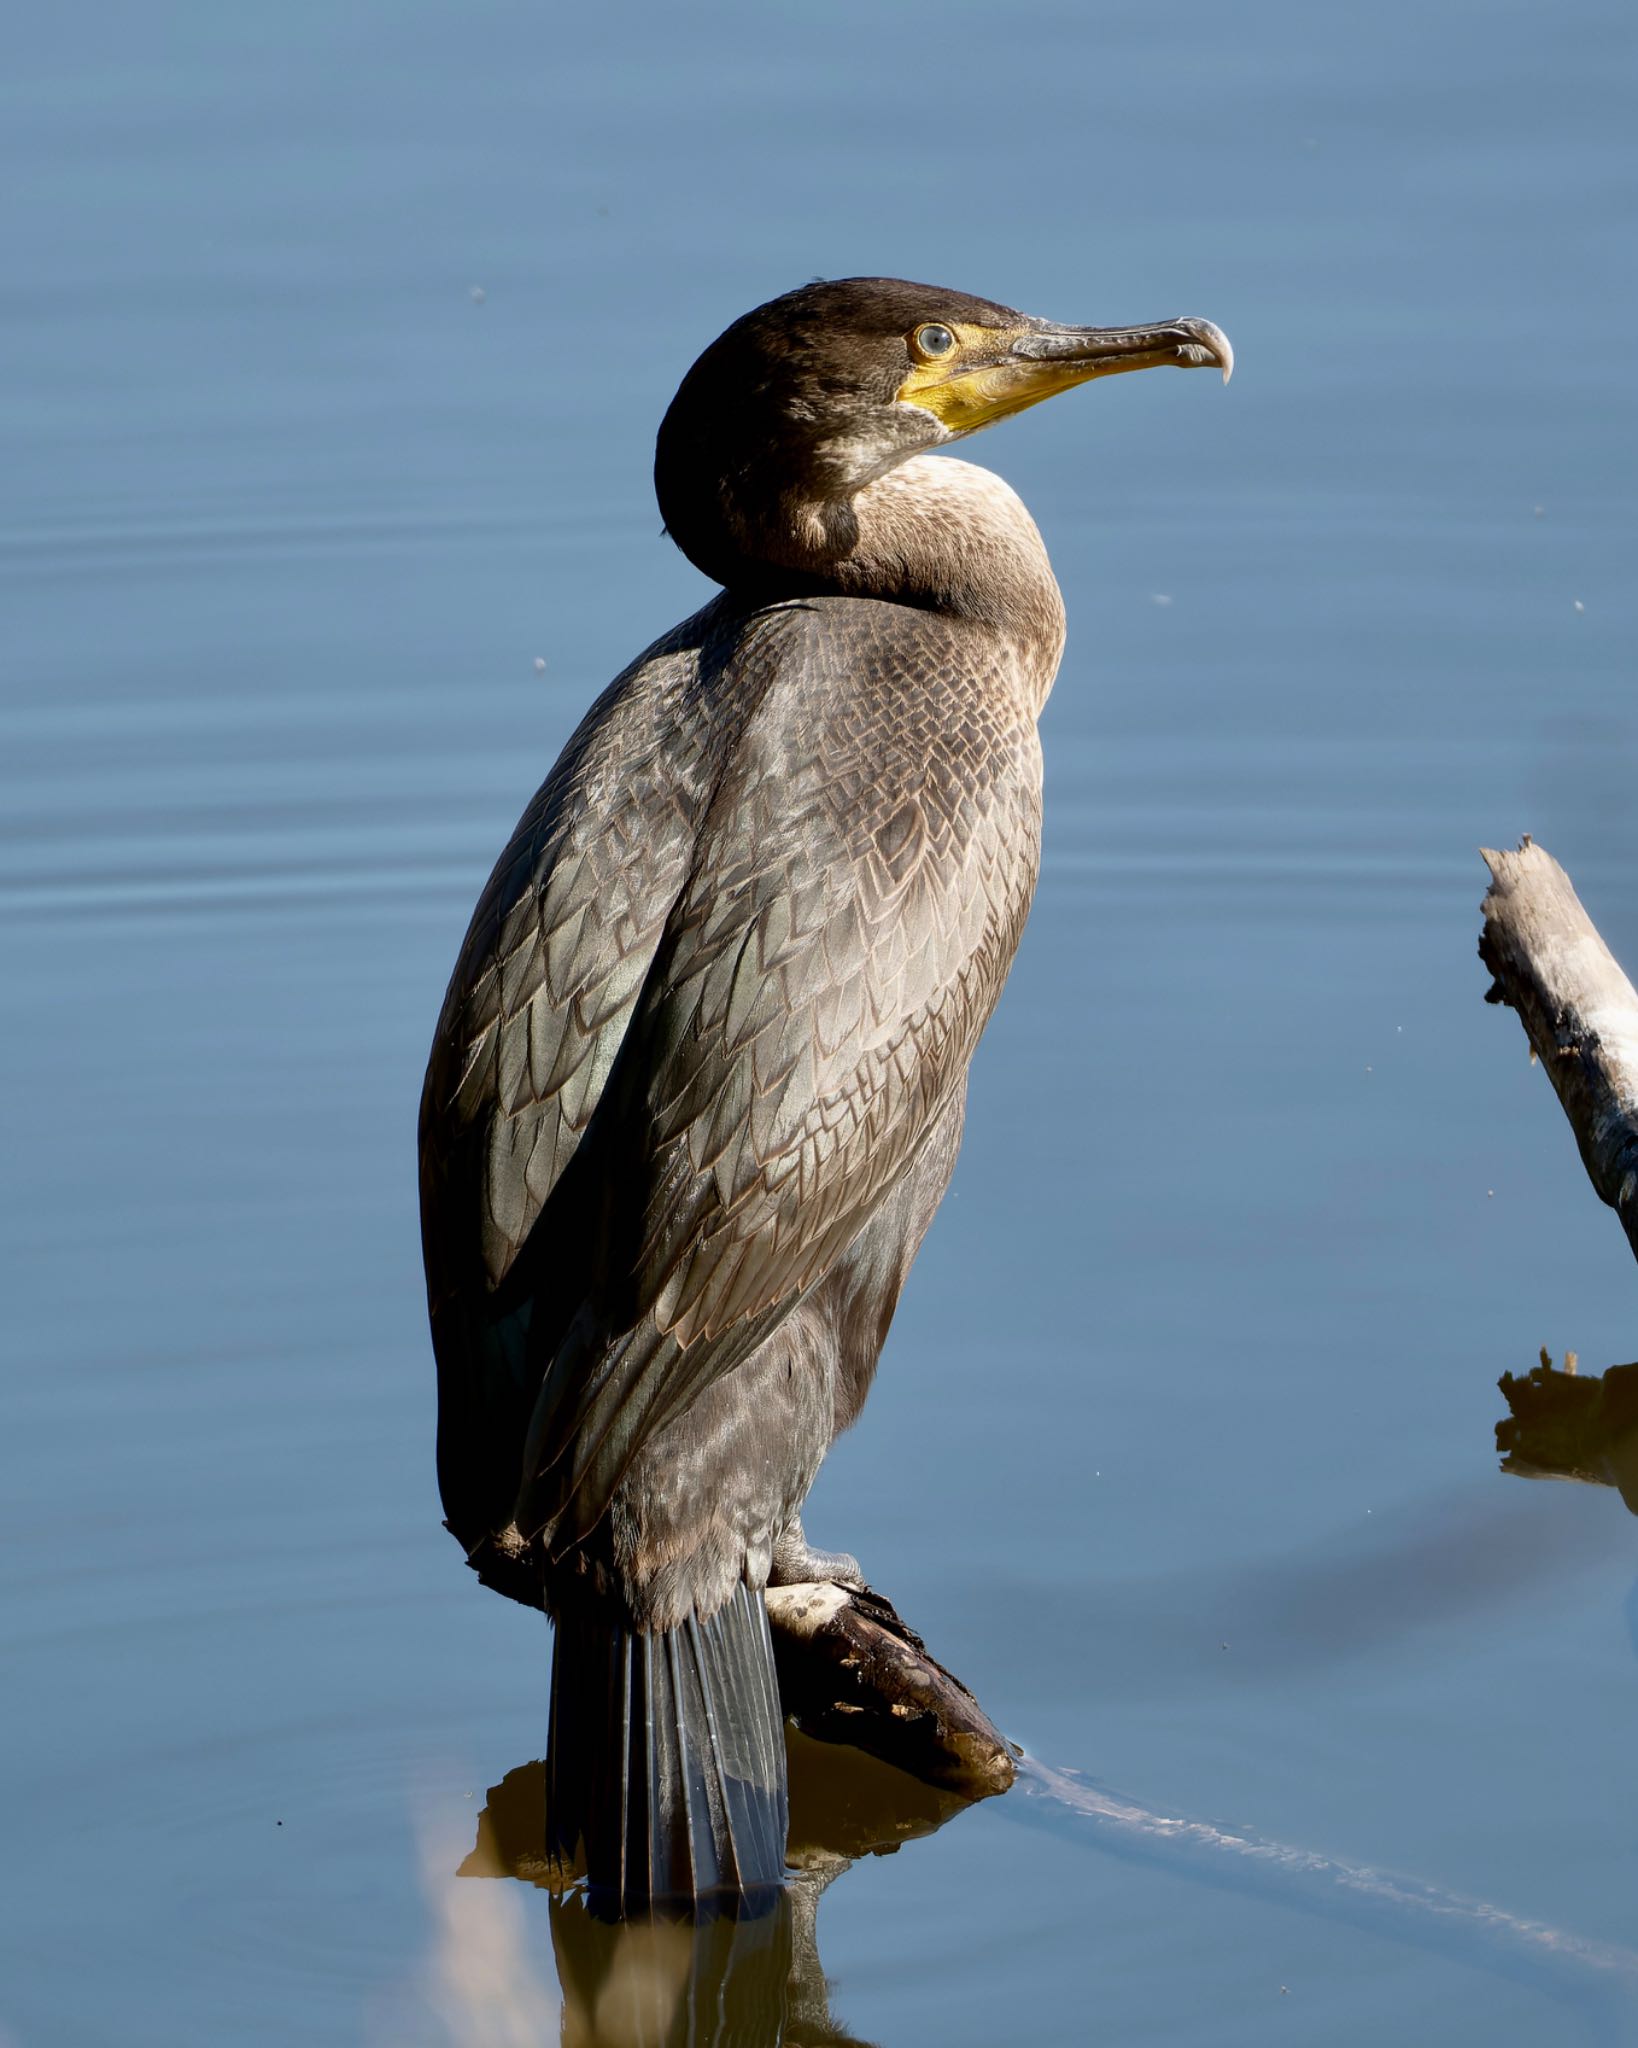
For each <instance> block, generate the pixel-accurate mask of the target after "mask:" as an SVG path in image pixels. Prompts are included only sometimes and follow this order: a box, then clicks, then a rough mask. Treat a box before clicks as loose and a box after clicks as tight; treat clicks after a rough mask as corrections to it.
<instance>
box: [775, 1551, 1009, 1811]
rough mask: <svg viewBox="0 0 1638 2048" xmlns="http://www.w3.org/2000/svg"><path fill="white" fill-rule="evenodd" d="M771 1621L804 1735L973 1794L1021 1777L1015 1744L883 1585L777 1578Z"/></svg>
mask: <svg viewBox="0 0 1638 2048" xmlns="http://www.w3.org/2000/svg"><path fill="white" fill-rule="evenodd" d="M768 1620H769V1623H770V1624H771V1626H772V1629H773V1643H774V1662H775V1664H776V1665H777V1666H778V1668H779V1697H780V1699H781V1701H782V1702H783V1704H784V1708H785V1711H786V1713H787V1714H789V1715H790V1716H791V1717H792V1719H793V1720H794V1721H795V1722H796V1724H797V1726H798V1727H799V1728H800V1729H801V1730H802V1731H803V1733H804V1734H806V1735H812V1736H814V1737H816V1738H817V1739H818V1740H819V1741H820V1742H846V1743H851V1744H852V1745H853V1747H854V1748H856V1749H864V1750H868V1751H869V1752H870V1754H871V1755H872V1756H877V1757H880V1758H881V1759H882V1760H883V1762H885V1763H890V1764H895V1765H896V1766H897V1767H898V1768H899V1769H900V1770H901V1771H907V1772H909V1774H910V1775H911V1777H913V1778H920V1779H921V1780H922V1781H923V1782H924V1783H925V1784H929V1785H940V1786H943V1787H945V1788H946V1789H948V1790H950V1791H952V1792H959V1793H960V1794H961V1795H962V1796H963V1797H964V1798H967V1799H983V1798H986V1797H987V1796H988V1795H989V1794H990V1793H992V1792H1005V1791H1006V1789H1007V1787H1008V1786H1009V1785H1010V1784H1011V1783H1012V1781H1013V1777H1014V1775H1015V1773H1016V1766H1015V1764H1014V1761H1013V1758H1014V1751H1013V1748H1012V1745H1011V1744H1010V1743H1009V1742H1008V1741H1007V1739H1006V1737H1005V1736H1004V1735H1002V1734H1001V1732H1000V1730H999V1729H997V1728H996V1727H995V1725H994V1723H993V1722H992V1721H991V1720H990V1719H989V1717H988V1716H987V1715H986V1714H985V1712H984V1710H983V1708H982V1707H981V1706H980V1705H979V1704H978V1702H977V1700H975V1699H974V1698H973V1696H972V1694H971V1693H970V1692H969V1691H968V1690H967V1688H966V1687H965V1686H964V1685H963V1684H962V1683H961V1681H960V1679H959V1678H956V1677H954V1676H953V1675H952V1674H951V1673H950V1672H948V1671H946V1670H945V1668H944V1666H943V1665H942V1664H939V1663H936V1662H935V1661H934V1659H933V1658H931V1657H929V1656H928V1654H927V1646H926V1644H925V1643H923V1641H922V1640H921V1638H920V1636H918V1635H917V1634H916V1633H915V1632H914V1630H912V1629H910V1628H908V1627H907V1626H906V1625H905V1623H904V1622H903V1621H901V1620H900V1619H899V1616H898V1614H897V1612H896V1611H895V1610H894V1608H893V1605H892V1603H891V1602H890V1601H888V1600H884V1599H883V1598H882V1597H881V1595H880V1594H879V1593H869V1592H865V1593H850V1592H849V1591H848V1590H847V1589H846V1587H843V1586H821V1585H803V1586H770V1587H769V1589H768Z"/></svg>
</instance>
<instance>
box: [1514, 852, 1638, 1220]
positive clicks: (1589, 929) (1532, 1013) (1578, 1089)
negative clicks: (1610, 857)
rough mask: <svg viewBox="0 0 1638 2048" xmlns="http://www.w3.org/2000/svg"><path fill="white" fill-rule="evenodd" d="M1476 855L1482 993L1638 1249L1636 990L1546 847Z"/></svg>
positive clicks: (1598, 1189)
mask: <svg viewBox="0 0 1638 2048" xmlns="http://www.w3.org/2000/svg"><path fill="white" fill-rule="evenodd" d="M1484 858H1485V861H1486V863H1487V865H1488V866H1489V869H1490V872H1491V875H1492V877H1493V878H1494V879H1493V880H1492V883H1491V886H1490V891H1489V893H1488V894H1487V895H1486V897H1485V899H1484V933H1483V936H1482V937H1481V938H1480V940H1479V957H1480V959H1482V960H1483V961H1484V964H1485V965H1486V966H1487V967H1488V968H1489V969H1490V971H1491V973H1492V974H1493V975H1494V976H1495V982H1494V985H1493V986H1492V987H1491V989H1490V991H1489V994H1488V997H1487V1001H1490V1002H1493V1003H1505V1004H1507V1005H1508V1006H1509V1007H1510V1008H1511V1009H1514V1010H1516V1011H1517V1012H1518V1014H1519V1019H1520V1021H1521V1022H1522V1024H1523V1025H1524V1028H1525V1031H1526V1032H1527V1033H1528V1035H1529V1039H1530V1043H1531V1045H1532V1046H1534V1048H1535V1050H1536V1054H1537V1057H1538V1058H1539V1059H1540V1061H1541V1063H1542V1065H1543V1066H1544V1067H1545V1068H1546V1070H1547V1078H1548V1080H1550V1081H1551V1082H1552V1084H1553V1088H1554V1090H1555V1091H1556V1093H1557V1095H1558V1099H1559V1102H1560V1104H1561V1105H1562V1106H1563V1110H1564V1114H1565V1115H1566V1116H1567V1117H1568V1118H1569V1120H1570V1128H1571V1129H1572V1130H1573V1131H1574V1132H1575V1137H1576V1143H1577V1145H1579V1146H1580V1148H1581V1160H1582V1164H1583V1165H1584V1166H1585V1167H1586V1169H1587V1177H1588V1179H1589V1180H1590V1181H1591V1182H1592V1184H1593V1187H1594V1188H1595V1189H1596V1190H1597V1193H1598V1195H1599V1197H1600V1199H1601V1200H1603V1201H1605V1202H1607V1203H1608V1204H1609V1206H1610V1207H1611V1208H1612V1209H1613V1210H1614V1211H1615V1213H1616V1215H1617V1216H1619V1217H1620V1219H1621V1224H1622V1227H1623V1228H1624V1229H1625V1231H1626V1233H1627V1242H1628V1244H1629V1245H1630V1246H1631V1247H1632V1252H1633V1256H1634V1257H1635V1258H1638V991H1635V990H1634V988H1633V986H1632V983H1631V982H1630V981H1629V980H1628V979H1627V977H1626V975H1625V974H1624V973H1623V972H1622V971H1621V968H1620V966H1619V964H1618V963H1617V961H1616V959H1615V957H1614V955H1613V954H1612V953H1611V952H1610V950H1609V948H1608V947H1607V946H1606V945H1605V944H1604V941H1603V940H1602V939H1601V938H1600V937H1599V935H1598V928H1597V926H1596V925H1594V923H1593V921H1592V919H1591V918H1590V917H1589V916H1588V915H1587V913H1586V911H1585V910H1584V909H1583V908H1582V907H1581V899H1580V898H1579V897H1578V896H1577V895H1576V893H1575V890H1574V889H1573V888H1572V887H1571V885H1570V878H1569V876H1568V875H1567V874H1566V873H1565V872H1564V870H1563V869H1562V868H1561V867H1560V866H1559V864H1558V862H1557V861H1556V860H1554V859H1553V857H1552V855H1551V854H1550V853H1548V852H1547V851H1546V850H1545V848H1543V847H1540V846H1536V845H1534V844H1532V842H1531V841H1530V840H1529V839H1526V840H1525V841H1524V843H1523V845H1522V846H1520V847H1519V849H1518V851H1517V852H1516V853H1495V852H1492V851H1490V850H1488V849H1485V850H1484Z"/></svg>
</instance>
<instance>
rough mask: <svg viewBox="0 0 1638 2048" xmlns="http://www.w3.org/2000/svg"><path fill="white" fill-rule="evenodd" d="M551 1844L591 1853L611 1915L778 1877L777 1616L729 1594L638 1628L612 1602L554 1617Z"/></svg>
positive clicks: (754, 1600) (598, 1891)
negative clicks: (653, 1628) (699, 1609)
mask: <svg viewBox="0 0 1638 2048" xmlns="http://www.w3.org/2000/svg"><path fill="white" fill-rule="evenodd" d="M546 1786H547V1792H546V1813H547V1822H546V1825H547V1837H548V1840H547V1847H548V1850H549V1852H550V1853H551V1854H552V1855H553V1856H554V1857H556V1858H557V1859H558V1860H559V1861H560V1862H562V1863H564V1864H565V1865H566V1866H569V1867H573V1865H574V1864H575V1863H576V1862H577V1861H578V1860H579V1859H580V1857H582V1856H583V1857H584V1861H585V1869H586V1875H587V1878H588V1881H589V1884H590V1888H591V1891H592V1893H593V1895H594V1898H595V1897H598V1896H599V1895H600V1896H601V1897H602V1898H603V1899H604V1900H605V1901H606V1903H608V1904H609V1905H611V1906H612V1907H613V1908H614V1910H616V1911H618V1912H625V1911H628V1910H633V1909H640V1908H641V1907H643V1906H646V1905H650V1904H656V1903H664V1902H666V1901H673V1902H678V1903H683V1902H687V1901H692V1900H699V1899H705V1898H708V1897H710V1896H711V1895H712V1894H723V1893H754V1892H757V1891H760V1890H763V1889H765V1888H766V1887H769V1886H776V1885H778V1884H779V1883H780V1882H781V1881H782V1879H783V1876H784V1869H785V1831H786V1818H787V1814H786V1798H785V1739H784V1720H783V1716H782V1714H781V1711H780V1706H779V1689H778V1684H777V1681H776V1679H775V1677H774V1663H773V1644H772V1640H771V1638H770V1636H769V1633H768V1614H767V1608H766V1605H765V1604H764V1602H763V1599H762V1596H761V1594H760V1593H753V1592H752V1591H751V1590H750V1588H749V1587H747V1586H743V1585H742V1586H739V1587H737V1588H736V1590H735V1592H734V1595H733V1598H732V1599H731V1600H730V1601H729V1602H728V1604H727V1606H726V1607H724V1608H722V1609H721V1610H720V1612H718V1613H716V1614H713V1615H712V1616H711V1617H710V1618H709V1620H706V1621H700V1620H699V1619H697V1618H696V1617H695V1616H692V1615H691V1616H689V1618H688V1619H687V1620H686V1621H684V1622H683V1623H682V1625H681V1626H680V1627H678V1628H674V1629H668V1630H665V1631H663V1632H661V1633H658V1634H645V1633H644V1632H643V1631H641V1630H639V1629H636V1628H633V1627H632V1626H631V1625H630V1624H629V1623H626V1622H624V1621H622V1620H621V1619H620V1618H618V1616H617V1615H616V1613H615V1612H614V1611H613V1610H612V1609H611V1608H605V1607H602V1606H599V1605H592V1604H589V1603H588V1604H584V1605H583V1604H582V1603H580V1602H578V1601H577V1602H575V1603H573V1604H572V1605H570V1606H569V1607H567V1608H566V1610H565V1611H564V1612H563V1613H562V1614H561V1615H560V1616H559V1619H558V1624H557V1641H556V1645H555V1648H554V1651H553V1656H552V1711H551V1732H550V1737H549V1741H548V1747H547V1759H546Z"/></svg>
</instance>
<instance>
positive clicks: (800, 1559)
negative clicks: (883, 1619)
mask: <svg viewBox="0 0 1638 2048" xmlns="http://www.w3.org/2000/svg"><path fill="white" fill-rule="evenodd" d="M815 1583H817V1584H820V1585H826V1586H847V1587H849V1588H850V1589H851V1590H852V1591H853V1592H855V1593H862V1592H864V1591H865V1590H866V1588H865V1581H864V1573H863V1572H862V1571H860V1569H859V1560H858V1559H857V1558H856V1557H849V1556H848V1554H847V1552H846V1551H845V1550H815V1549H814V1548H813V1547H812V1546H811V1545H810V1544H809V1542H808V1539H807V1537H806V1536H805V1535H804V1534H803V1533H802V1517H801V1516H800V1515H795V1516H793V1517H792V1518H791V1521H790V1523H789V1525H788V1527H787V1528H786V1529H785V1531H784V1533H783V1534H782V1535H780V1536H778V1537H776V1538H775V1540H774V1547H773V1565H772V1568H771V1569H770V1571H769V1573H768V1584H769V1585H770V1586H807V1585H813V1584H815Z"/></svg>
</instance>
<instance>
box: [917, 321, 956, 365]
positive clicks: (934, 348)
mask: <svg viewBox="0 0 1638 2048" xmlns="http://www.w3.org/2000/svg"><path fill="white" fill-rule="evenodd" d="M911 338H912V340H913V341H914V342H915V345H916V352H917V353H918V354H919V355H924V356H947V355H948V354H949V353H950V351H951V349H953V348H954V347H955V345H956V338H955V336H954V335H953V334H952V333H951V332H950V330H949V328H948V327H940V326H939V325H938V323H937V322H936V321H935V322H934V323H933V324H932V325H931V326H927V327H918V328H917V329H916V331H915V334H914V335H913V336H912V337H911Z"/></svg>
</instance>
